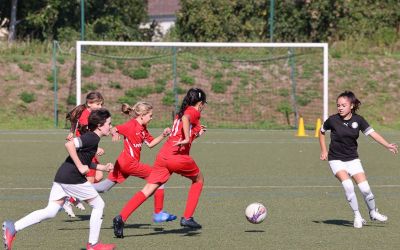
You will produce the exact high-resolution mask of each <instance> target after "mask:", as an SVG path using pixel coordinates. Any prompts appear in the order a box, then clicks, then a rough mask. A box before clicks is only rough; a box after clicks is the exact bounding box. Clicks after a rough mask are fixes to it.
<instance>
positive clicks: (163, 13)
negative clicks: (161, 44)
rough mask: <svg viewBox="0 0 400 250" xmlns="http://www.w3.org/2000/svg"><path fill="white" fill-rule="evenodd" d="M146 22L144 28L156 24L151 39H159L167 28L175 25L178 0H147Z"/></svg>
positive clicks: (178, 6)
mask: <svg viewBox="0 0 400 250" xmlns="http://www.w3.org/2000/svg"><path fill="white" fill-rule="evenodd" d="M147 8H148V9H147V10H148V16H149V21H148V23H146V24H144V25H143V27H144V28H149V27H150V26H151V25H153V26H154V25H157V31H158V32H156V33H155V34H154V37H153V40H154V41H157V40H160V39H161V38H162V37H163V36H164V35H165V34H167V32H168V30H169V29H170V28H171V27H172V26H174V25H175V21H176V12H177V11H178V10H179V8H180V5H179V0H148V6H147Z"/></svg>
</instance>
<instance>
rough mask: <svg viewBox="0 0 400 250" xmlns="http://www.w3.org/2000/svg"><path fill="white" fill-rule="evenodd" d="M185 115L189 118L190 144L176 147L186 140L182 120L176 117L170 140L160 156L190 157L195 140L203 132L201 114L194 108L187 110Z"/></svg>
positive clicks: (165, 144)
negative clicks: (178, 143)
mask: <svg viewBox="0 0 400 250" xmlns="http://www.w3.org/2000/svg"><path fill="white" fill-rule="evenodd" d="M183 115H185V116H187V117H188V118H189V124H190V125H189V137H190V138H189V143H188V144H186V145H182V146H174V144H176V142H178V141H179V140H184V139H185V135H184V133H183V126H182V125H183V124H182V119H181V118H178V116H176V118H175V120H174V124H173V125H172V129H171V134H170V135H169V138H168V140H167V141H166V142H165V143H164V145H163V147H162V148H161V150H160V153H159V154H162V155H171V154H172V155H188V154H189V151H190V147H191V146H192V142H193V140H194V139H195V138H196V136H197V134H198V133H199V132H200V130H201V124H200V112H199V111H198V110H197V109H195V108H194V107H193V106H189V107H187V108H186V110H185V112H184V113H183Z"/></svg>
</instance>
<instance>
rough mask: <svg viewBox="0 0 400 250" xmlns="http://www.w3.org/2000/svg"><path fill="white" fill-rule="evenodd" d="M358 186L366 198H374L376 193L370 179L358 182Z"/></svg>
mask: <svg viewBox="0 0 400 250" xmlns="http://www.w3.org/2000/svg"><path fill="white" fill-rule="evenodd" d="M358 188H359V189H360V192H361V193H362V194H363V196H364V197H366V198H371V197H372V198H373V197H374V195H373V194H372V191H371V187H370V186H369V184H368V181H363V182H361V183H359V184H358Z"/></svg>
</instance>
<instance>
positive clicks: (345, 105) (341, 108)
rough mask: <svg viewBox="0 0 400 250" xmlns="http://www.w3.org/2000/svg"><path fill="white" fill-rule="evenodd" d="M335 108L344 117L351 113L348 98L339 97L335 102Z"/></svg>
mask: <svg viewBox="0 0 400 250" xmlns="http://www.w3.org/2000/svg"><path fill="white" fill-rule="evenodd" d="M336 106H337V110H338V113H339V115H340V116H342V117H345V116H347V115H348V114H350V113H351V109H352V108H353V104H351V102H350V100H349V98H346V97H339V98H338V100H337V103H336Z"/></svg>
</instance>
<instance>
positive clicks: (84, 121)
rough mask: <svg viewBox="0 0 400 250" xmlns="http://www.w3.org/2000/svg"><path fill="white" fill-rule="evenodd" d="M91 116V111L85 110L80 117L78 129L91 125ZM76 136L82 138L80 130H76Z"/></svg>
mask: <svg viewBox="0 0 400 250" xmlns="http://www.w3.org/2000/svg"><path fill="white" fill-rule="evenodd" d="M89 115H90V110H89V109H85V110H83V111H82V114H81V116H79V119H78V124H77V126H76V127H77V128H81V127H85V126H87V125H88V124H89ZM75 134H76V137H79V136H81V132H80V131H79V129H76V131H75Z"/></svg>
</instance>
